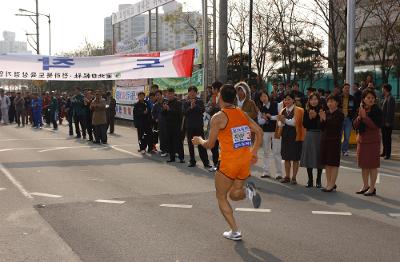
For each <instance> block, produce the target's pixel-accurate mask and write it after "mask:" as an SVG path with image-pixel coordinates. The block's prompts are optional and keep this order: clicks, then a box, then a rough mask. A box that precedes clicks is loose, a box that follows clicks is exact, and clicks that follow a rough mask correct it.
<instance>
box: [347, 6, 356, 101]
mask: <svg viewBox="0 0 400 262" xmlns="http://www.w3.org/2000/svg"><path fill="white" fill-rule="evenodd" d="M355 17H356V1H355V0H347V45H346V82H347V83H349V84H350V86H353V84H354V58H355V34H354V31H355V20H356V18H355ZM350 92H351V94H353V88H351V89H350Z"/></svg>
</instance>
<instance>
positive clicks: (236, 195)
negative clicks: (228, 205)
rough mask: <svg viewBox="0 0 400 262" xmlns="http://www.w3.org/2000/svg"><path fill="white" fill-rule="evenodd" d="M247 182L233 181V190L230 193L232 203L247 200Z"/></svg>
mask: <svg viewBox="0 0 400 262" xmlns="http://www.w3.org/2000/svg"><path fill="white" fill-rule="evenodd" d="M245 182H246V181H245V180H235V181H233V185H232V189H231V191H230V192H229V198H230V199H232V201H241V200H243V199H245V198H246V191H245V189H244V183H245Z"/></svg>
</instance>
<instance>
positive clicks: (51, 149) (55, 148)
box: [38, 146, 91, 153]
mask: <svg viewBox="0 0 400 262" xmlns="http://www.w3.org/2000/svg"><path fill="white" fill-rule="evenodd" d="M79 148H91V146H64V147H54V148H49V149H45V150H40V151H38V153H44V152H51V151H58V150H65V149H79Z"/></svg>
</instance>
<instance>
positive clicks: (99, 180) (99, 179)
mask: <svg viewBox="0 0 400 262" xmlns="http://www.w3.org/2000/svg"><path fill="white" fill-rule="evenodd" d="M88 180H89V181H98V182H104V179H101V178H88Z"/></svg>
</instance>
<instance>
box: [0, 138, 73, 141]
mask: <svg viewBox="0 0 400 262" xmlns="http://www.w3.org/2000/svg"><path fill="white" fill-rule="evenodd" d="M39 140H66V139H65V138H30V139H26V138H24V139H19V138H6V139H0V142H1V141H4V142H6V141H39Z"/></svg>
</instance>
